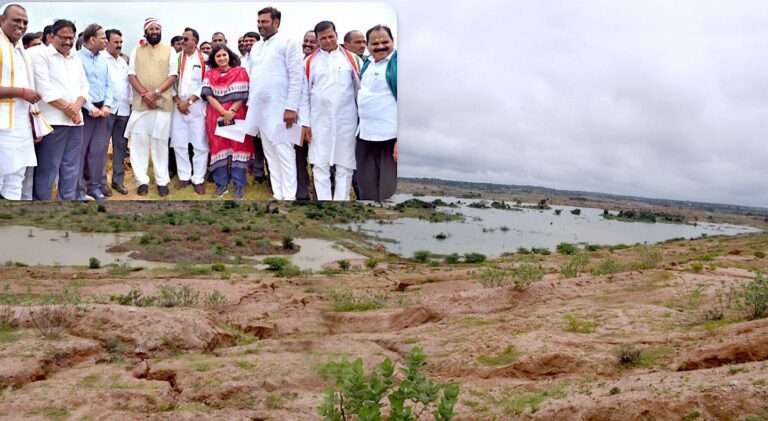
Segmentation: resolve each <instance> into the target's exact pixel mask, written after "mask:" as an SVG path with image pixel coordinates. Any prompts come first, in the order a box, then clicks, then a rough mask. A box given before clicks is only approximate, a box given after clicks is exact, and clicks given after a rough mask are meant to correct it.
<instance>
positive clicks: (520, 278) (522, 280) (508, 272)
mask: <svg viewBox="0 0 768 421" xmlns="http://www.w3.org/2000/svg"><path fill="white" fill-rule="evenodd" d="M545 274H546V271H545V270H544V268H542V267H541V266H536V265H533V264H531V263H523V264H521V265H520V266H518V267H516V268H513V269H491V268H486V269H485V270H483V271H480V272H478V273H477V275H476V276H477V281H478V282H480V284H481V285H482V286H483V287H485V288H495V287H504V286H510V285H511V286H512V287H513V289H514V290H515V291H520V292H522V291H525V290H527V289H528V288H530V287H531V285H533V283H534V282H538V281H540V280H541V278H543V277H544V275H545Z"/></svg>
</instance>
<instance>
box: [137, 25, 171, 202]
mask: <svg viewBox="0 0 768 421" xmlns="http://www.w3.org/2000/svg"><path fill="white" fill-rule="evenodd" d="M161 28H162V27H161V25H160V22H158V20H157V19H154V18H147V20H146V21H144V36H145V39H143V40H141V42H140V45H139V46H138V47H136V48H135V49H134V50H133V52H131V60H130V63H129V65H128V81H129V82H130V84H131V86H132V87H133V111H132V113H131V117H130V118H129V119H128V125H127V126H126V128H125V133H126V136H127V137H128V138H130V139H131V167H132V168H133V175H134V177H135V178H136V184H137V185H138V194H139V195H140V196H146V195H147V194H148V192H149V187H148V185H149V175H148V174H147V171H148V169H149V157H150V151H151V155H152V167H153V170H154V175H155V183H157V191H158V193H159V194H160V196H161V197H162V196H167V195H168V193H169V190H168V183H169V182H170V177H169V176H168V138H169V137H170V134H171V111H172V110H173V105H174V104H173V100H172V99H171V90H170V88H171V85H173V83H174V82H175V81H176V75H177V66H176V60H175V58H176V52H175V51H174V50H173V48H172V47H171V46H170V45H165V44H161V43H160V38H161V35H162V29H161Z"/></svg>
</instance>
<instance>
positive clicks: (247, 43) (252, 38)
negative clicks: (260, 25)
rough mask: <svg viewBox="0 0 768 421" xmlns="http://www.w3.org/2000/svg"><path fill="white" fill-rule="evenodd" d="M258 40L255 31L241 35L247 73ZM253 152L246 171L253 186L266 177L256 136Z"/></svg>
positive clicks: (262, 155) (243, 60) (249, 69)
mask: <svg viewBox="0 0 768 421" xmlns="http://www.w3.org/2000/svg"><path fill="white" fill-rule="evenodd" d="M260 40H261V36H260V35H259V34H258V33H257V32H253V31H248V32H246V33H245V35H243V44H244V45H243V48H244V50H245V54H244V55H243V59H242V60H241V61H240V63H241V64H240V65H241V66H243V67H244V68H245V69H246V70H248V73H249V74H250V71H251V50H252V49H253V46H254V45H255V44H256V43H257V42H259V41H260ZM253 153H254V159H253V168H251V166H250V165H249V167H248V171H252V172H253V185H254V186H255V185H256V184H262V183H264V181H266V179H267V176H266V172H264V148H262V147H261V139H259V138H258V137H256V136H254V138H253Z"/></svg>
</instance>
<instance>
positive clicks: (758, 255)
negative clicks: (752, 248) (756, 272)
mask: <svg viewBox="0 0 768 421" xmlns="http://www.w3.org/2000/svg"><path fill="white" fill-rule="evenodd" d="M755 257H757V258H758V259H765V253H764V252H762V251H756V252H755Z"/></svg>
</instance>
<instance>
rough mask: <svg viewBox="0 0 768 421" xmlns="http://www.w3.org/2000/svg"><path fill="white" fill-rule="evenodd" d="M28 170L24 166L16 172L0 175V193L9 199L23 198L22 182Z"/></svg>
mask: <svg viewBox="0 0 768 421" xmlns="http://www.w3.org/2000/svg"><path fill="white" fill-rule="evenodd" d="M26 170H27V167H22V168H19V169H18V170H17V171H15V172H12V173H7V174H5V175H0V195H2V196H3V197H4V198H6V199H8V200H21V183H22V182H23V181H24V172H26Z"/></svg>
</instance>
